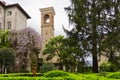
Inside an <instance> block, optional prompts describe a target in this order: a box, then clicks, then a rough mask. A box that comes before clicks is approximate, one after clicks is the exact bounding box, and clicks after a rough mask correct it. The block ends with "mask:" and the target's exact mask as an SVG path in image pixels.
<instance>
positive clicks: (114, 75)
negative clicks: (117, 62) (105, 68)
mask: <svg viewBox="0 0 120 80" xmlns="http://www.w3.org/2000/svg"><path fill="white" fill-rule="evenodd" d="M106 77H107V78H113V79H120V72H115V73H109V74H108V75H107V76H106Z"/></svg>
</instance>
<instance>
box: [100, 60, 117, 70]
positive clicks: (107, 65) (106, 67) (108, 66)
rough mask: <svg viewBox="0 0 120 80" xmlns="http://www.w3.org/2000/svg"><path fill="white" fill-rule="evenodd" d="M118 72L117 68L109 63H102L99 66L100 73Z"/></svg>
mask: <svg viewBox="0 0 120 80" xmlns="http://www.w3.org/2000/svg"><path fill="white" fill-rule="evenodd" d="M118 70H119V68H118V67H117V66H116V65H115V64H113V63H111V62H104V63H103V64H101V66H100V71H104V72H115V71H118Z"/></svg>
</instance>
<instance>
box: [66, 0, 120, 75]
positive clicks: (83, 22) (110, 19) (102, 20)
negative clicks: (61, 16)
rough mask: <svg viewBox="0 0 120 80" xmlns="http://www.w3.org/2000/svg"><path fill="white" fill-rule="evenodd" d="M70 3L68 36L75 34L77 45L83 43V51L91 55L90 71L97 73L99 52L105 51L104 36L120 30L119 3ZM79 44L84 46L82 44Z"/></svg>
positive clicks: (113, 0) (97, 0)
mask: <svg viewBox="0 0 120 80" xmlns="http://www.w3.org/2000/svg"><path fill="white" fill-rule="evenodd" d="M70 1H71V5H70V6H69V7H67V8H66V11H67V12H68V17H69V21H70V23H71V24H72V26H73V29H72V30H71V31H70V32H71V34H70V35H69V36H71V35H73V34H76V36H75V37H78V40H77V41H78V43H81V42H85V48H84V49H85V51H86V52H90V53H91V54H92V59H93V67H92V71H93V72H95V73H97V72H98V55H99V54H100V53H101V51H105V48H104V46H103V45H104V44H105V43H106V37H105V36H104V35H106V34H107V35H112V34H113V33H115V32H118V30H119V29H120V23H119V22H120V16H119V14H120V10H119V7H120V1H119V0H70ZM111 32H112V33H111ZM110 33H111V34H110ZM115 36H116V35H115ZM73 37H74V36H73ZM104 40H105V41H104ZM108 42H109V41H108ZM81 44H82V45H84V43H81ZM107 47H108V46H107ZM81 48H83V46H82V47H81ZM86 52H85V53H86Z"/></svg>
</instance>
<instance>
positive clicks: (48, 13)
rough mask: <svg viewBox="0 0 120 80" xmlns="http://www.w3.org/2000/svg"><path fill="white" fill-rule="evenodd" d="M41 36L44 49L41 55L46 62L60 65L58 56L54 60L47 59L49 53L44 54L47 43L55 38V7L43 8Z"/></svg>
mask: <svg viewBox="0 0 120 80" xmlns="http://www.w3.org/2000/svg"><path fill="white" fill-rule="evenodd" d="M40 11H41V36H42V49H41V53H40V55H39V57H40V58H42V59H43V62H44V63H53V64H55V66H58V65H59V63H58V62H57V58H58V57H57V56H56V57H54V58H53V59H52V60H49V61H46V57H47V55H43V54H42V52H43V50H44V49H45V45H46V44H47V43H48V42H49V41H50V39H51V38H54V15H55V11H54V8H53V7H47V8H41V9H40Z"/></svg>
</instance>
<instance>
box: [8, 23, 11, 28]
mask: <svg viewBox="0 0 120 80" xmlns="http://www.w3.org/2000/svg"><path fill="white" fill-rule="evenodd" d="M8 29H11V21H8Z"/></svg>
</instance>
